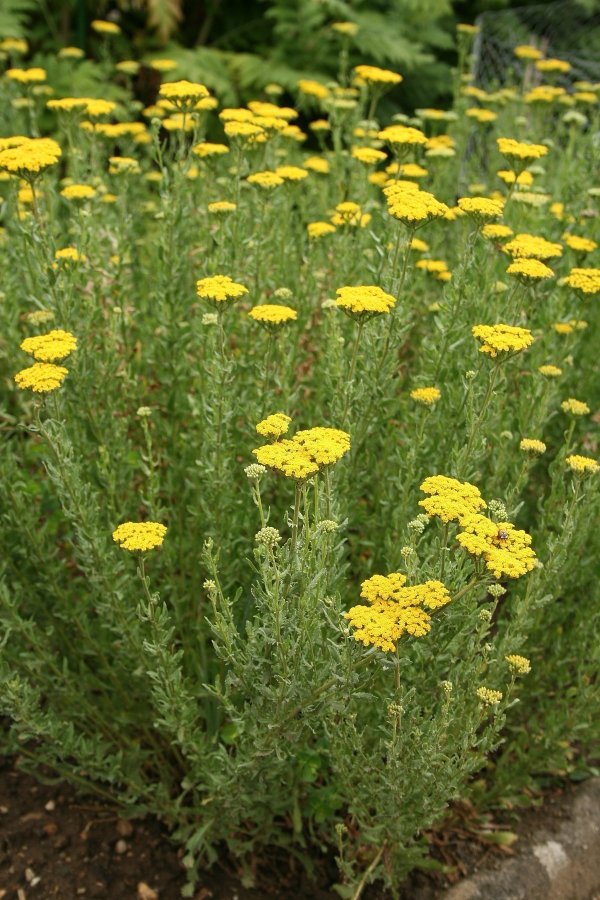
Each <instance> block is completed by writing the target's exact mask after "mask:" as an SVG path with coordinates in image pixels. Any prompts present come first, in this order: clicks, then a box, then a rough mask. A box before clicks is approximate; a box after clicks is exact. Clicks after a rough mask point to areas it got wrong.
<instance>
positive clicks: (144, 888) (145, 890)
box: [137, 881, 158, 900]
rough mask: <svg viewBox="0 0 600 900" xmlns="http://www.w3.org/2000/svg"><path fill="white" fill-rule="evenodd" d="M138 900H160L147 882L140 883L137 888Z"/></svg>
mask: <svg viewBox="0 0 600 900" xmlns="http://www.w3.org/2000/svg"><path fill="white" fill-rule="evenodd" d="M137 896H138V900H158V894H157V892H156V891H155V890H153V889H152V888H151V887H150V886H149V885H147V884H146V882H145V881H140V882H139V884H138V886H137Z"/></svg>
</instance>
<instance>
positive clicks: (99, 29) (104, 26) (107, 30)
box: [90, 19, 121, 35]
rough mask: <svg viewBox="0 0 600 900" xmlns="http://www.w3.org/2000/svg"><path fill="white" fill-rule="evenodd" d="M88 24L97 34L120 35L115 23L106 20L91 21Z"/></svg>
mask: <svg viewBox="0 0 600 900" xmlns="http://www.w3.org/2000/svg"><path fill="white" fill-rule="evenodd" d="M90 24H91V26H92V29H93V30H94V31H95V32H96V33H97V34H106V35H111V34H112V35H115V34H121V29H120V28H119V26H118V25H117V23H116V22H108V21H107V20H106V19H93V21H92V22H91V23H90Z"/></svg>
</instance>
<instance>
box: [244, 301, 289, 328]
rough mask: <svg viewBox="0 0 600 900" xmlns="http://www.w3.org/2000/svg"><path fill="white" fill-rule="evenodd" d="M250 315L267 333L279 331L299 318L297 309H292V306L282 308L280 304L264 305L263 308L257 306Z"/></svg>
mask: <svg viewBox="0 0 600 900" xmlns="http://www.w3.org/2000/svg"><path fill="white" fill-rule="evenodd" d="M248 315H249V316H250V318H251V319H254V321H255V322H258V323H259V325H262V326H263V328H266V329H267V331H277V330H278V329H279V328H280V327H281V326H282V325H285V324H286V322H294V321H295V320H296V319H297V318H298V313H297V312H296V310H295V309H292V308H291V306H281V305H280V304H278V303H263V304H262V306H255V307H254V308H253V309H251V310H250V312H249V313H248Z"/></svg>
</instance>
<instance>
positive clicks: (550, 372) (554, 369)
mask: <svg viewBox="0 0 600 900" xmlns="http://www.w3.org/2000/svg"><path fill="white" fill-rule="evenodd" d="M538 372H539V373H540V374H541V375H543V376H544V377H545V378H558V377H559V376H560V375H562V369H559V367H558V366H552V365H544V366H538Z"/></svg>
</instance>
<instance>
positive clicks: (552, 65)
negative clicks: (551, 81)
mask: <svg viewBox="0 0 600 900" xmlns="http://www.w3.org/2000/svg"><path fill="white" fill-rule="evenodd" d="M535 67H536V69H537V70H538V72H561V73H562V74H566V73H567V72H570V71H571V63H568V62H567V61H566V60H565V59H540V60H538V61H537V62H536V63H535Z"/></svg>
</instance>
